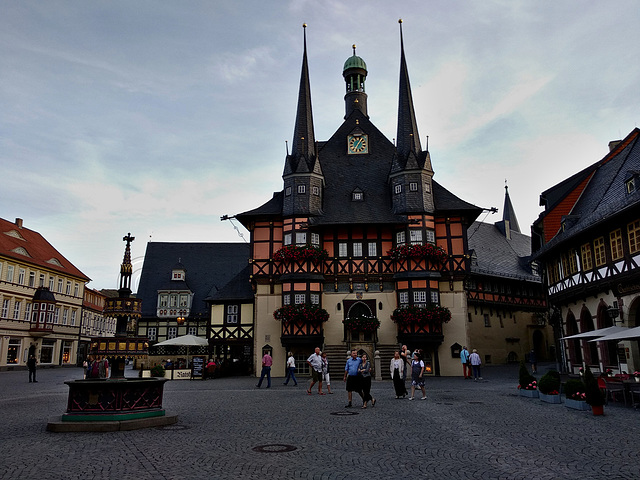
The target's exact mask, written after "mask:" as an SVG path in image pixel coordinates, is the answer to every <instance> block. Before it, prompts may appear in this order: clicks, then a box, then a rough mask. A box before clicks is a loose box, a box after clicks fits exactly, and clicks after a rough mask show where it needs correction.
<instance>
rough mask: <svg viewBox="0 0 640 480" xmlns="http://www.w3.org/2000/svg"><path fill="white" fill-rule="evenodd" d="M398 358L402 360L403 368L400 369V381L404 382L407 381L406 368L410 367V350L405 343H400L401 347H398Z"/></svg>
mask: <svg viewBox="0 0 640 480" xmlns="http://www.w3.org/2000/svg"><path fill="white" fill-rule="evenodd" d="M400 358H401V359H402V361H403V362H404V370H403V371H402V381H403V382H406V381H407V370H410V369H411V368H410V367H411V358H412V355H411V351H410V350H409V349H408V348H407V346H406V345H402V348H400Z"/></svg>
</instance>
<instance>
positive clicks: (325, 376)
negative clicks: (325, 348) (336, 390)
mask: <svg viewBox="0 0 640 480" xmlns="http://www.w3.org/2000/svg"><path fill="white" fill-rule="evenodd" d="M321 357H322V381H323V382H324V384H325V385H326V386H327V393H329V394H331V395H333V392H332V391H331V377H329V359H327V354H326V353H324V352H322V355H321Z"/></svg>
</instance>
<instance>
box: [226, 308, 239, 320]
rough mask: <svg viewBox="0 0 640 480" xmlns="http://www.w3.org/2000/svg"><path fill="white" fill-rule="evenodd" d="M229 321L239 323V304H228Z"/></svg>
mask: <svg viewBox="0 0 640 480" xmlns="http://www.w3.org/2000/svg"><path fill="white" fill-rule="evenodd" d="M226 321H227V323H238V305H227V318H226Z"/></svg>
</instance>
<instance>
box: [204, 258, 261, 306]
mask: <svg viewBox="0 0 640 480" xmlns="http://www.w3.org/2000/svg"><path fill="white" fill-rule="evenodd" d="M250 277H251V265H249V264H247V266H246V267H244V268H243V269H242V270H241V271H240V272H239V273H238V274H237V275H236V276H235V277H233V278H232V279H231V280H230V281H229V283H227V284H226V285H225V286H224V287H222V288H221V289H220V290H217V289H216V287H214V288H213V289H212V290H211V292H209V297H208V298H207V300H208V301H210V302H211V303H223V302H230V301H244V302H249V301H252V300H253V297H254V294H253V288H252V287H251V282H250Z"/></svg>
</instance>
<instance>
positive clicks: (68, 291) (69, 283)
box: [40, 275, 71, 295]
mask: <svg viewBox="0 0 640 480" xmlns="http://www.w3.org/2000/svg"><path fill="white" fill-rule="evenodd" d="M42 277H43V276H42V275H41V276H40V283H41V284H42V283H44V279H43V278H42ZM65 293H66V294H67V295H71V282H70V281H69V280H67V289H66V290H65Z"/></svg>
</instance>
